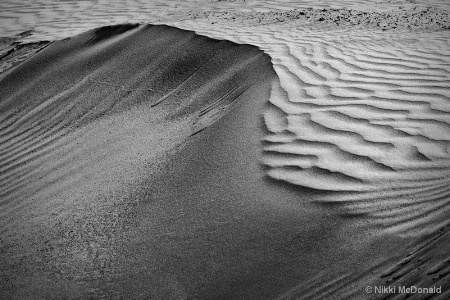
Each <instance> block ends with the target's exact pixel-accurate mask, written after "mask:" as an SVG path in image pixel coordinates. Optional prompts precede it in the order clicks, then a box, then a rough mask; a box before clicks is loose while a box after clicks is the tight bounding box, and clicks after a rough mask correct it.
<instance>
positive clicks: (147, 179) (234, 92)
mask: <svg viewBox="0 0 450 300" xmlns="http://www.w3.org/2000/svg"><path fill="white" fill-rule="evenodd" d="M3 76H4V77H3V79H2V81H1V82H0V89H1V90H2V98H1V103H0V106H1V109H0V110H1V112H2V126H1V129H2V132H1V139H2V143H1V145H2V146H1V151H2V162H1V168H2V172H1V173H2V175H1V180H2V185H1V192H2V202H1V206H2V211H1V228H2V233H1V237H2V245H1V247H2V249H1V252H2V262H1V265H2V294H4V295H6V296H7V297H9V298H17V299H34V298H35V296H36V295H38V297H41V298H48V297H74V298H76V297H81V298H86V297H95V298H101V297H107V298H120V297H125V298H129V297H130V298H138V299H148V298H151V299H187V298H189V299H228V298H239V297H241V298H255V297H256V298H258V299H264V298H271V297H274V296H276V295H278V294H280V293H281V292H283V291H285V290H287V289H288V288H289V287H290V286H292V285H294V283H295V282H296V281H298V280H300V279H301V278H305V277H308V274H309V275H311V274H313V273H314V272H315V271H317V270H321V269H324V268H329V266H330V263H331V264H333V262H334V264H335V265H333V268H332V269H336V270H338V269H340V268H341V266H342V264H341V263H340V261H341V260H342V259H344V258H345V257H346V256H347V255H348V254H349V251H353V250H354V247H355V245H354V244H355V243H354V242H353V241H352V240H353V239H354V237H352V238H351V239H348V238H347V237H345V236H341V231H342V230H343V228H342V227H340V226H336V225H337V224H339V223H341V221H340V220H339V219H338V218H337V217H333V215H332V214H331V212H330V211H328V212H326V211H325V210H324V209H323V208H320V207H318V206H314V205H311V204H308V201H304V200H302V198H304V199H305V200H314V198H315V197H316V194H315V192H313V190H308V189H297V188H295V189H292V188H284V187H282V186H281V187H280V186H278V185H276V184H274V183H273V182H271V181H270V180H268V179H265V176H264V171H263V169H262V168H261V166H260V164H259V161H260V156H261V146H260V140H261V138H262V137H263V136H264V124H263V120H262V118H261V116H260V112H261V111H262V110H263V108H264V106H265V105H266V103H267V101H268V99H269V96H270V89H271V86H272V84H273V83H274V82H276V81H277V78H276V76H275V73H274V71H273V69H272V65H271V62H270V59H269V58H268V57H267V55H265V54H263V53H262V52H261V51H260V50H258V49H257V48H256V47H252V46H246V45H237V44H233V43H231V42H227V41H217V40H213V39H210V38H206V37H202V36H198V35H196V34H194V33H192V32H189V31H183V30H179V29H175V28H170V27H167V26H137V25H120V26H112V27H104V28H100V29H96V30H91V31H89V32H87V33H84V34H81V35H79V36H76V37H73V38H67V39H65V40H62V41H57V42H53V43H52V44H51V45H50V46H48V47H46V48H45V49H43V50H41V51H40V52H38V53H37V54H36V55H34V56H32V57H31V58H29V59H28V60H26V61H25V62H23V63H22V64H20V65H18V66H17V67H15V68H13V69H10V70H8V71H6V73H5V74H4V75H3ZM325 212H326V214H327V215H326V216H325V215H324V213H325ZM355 234H357V233H356V232H355ZM337 240H339V241H337ZM341 240H342V241H341ZM334 243H339V244H340V245H342V248H341V250H340V251H335V249H333V248H330V247H331V245H333V244H334ZM358 243H359V242H358ZM311 248H314V249H316V250H317V251H319V252H316V251H313V252H309V251H307V249H311ZM308 253H309V254H308ZM325 258H326V260H325Z"/></svg>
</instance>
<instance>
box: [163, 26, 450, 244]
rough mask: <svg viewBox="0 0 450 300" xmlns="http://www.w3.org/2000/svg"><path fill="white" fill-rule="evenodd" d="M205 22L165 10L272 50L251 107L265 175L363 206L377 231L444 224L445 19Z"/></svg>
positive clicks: (447, 207) (448, 203)
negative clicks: (267, 80)
mask: <svg viewBox="0 0 450 300" xmlns="http://www.w3.org/2000/svg"><path fill="white" fill-rule="evenodd" d="M446 20H448V17H447V19H446ZM206 23H207V21H205V20H192V21H191V20H189V21H179V22H172V24H174V25H175V26H179V27H180V28H195V30H196V32H198V33H200V34H204V35H207V36H211V37H214V38H226V39H228V40H231V41H234V42H237V43H251V44H253V45H256V46H258V47H260V48H261V49H264V51H265V52H266V53H267V54H269V55H270V56H271V57H272V62H273V64H274V69H275V71H276V73H277V75H278V77H279V79H280V80H279V83H274V86H273V88H272V95H271V99H270V104H269V105H267V108H266V109H265V111H264V113H263V115H264V120H265V124H266V127H267V129H268V130H269V134H268V135H267V136H266V137H265V138H264V139H263V148H264V150H265V153H264V157H263V159H262V163H263V164H264V165H265V166H266V167H267V174H268V175H269V176H270V177H272V178H274V179H276V180H280V181H284V182H288V183H290V184H293V185H297V186H304V187H309V188H312V189H316V190H322V191H325V192H327V191H331V192H332V193H330V194H329V195H330V196H329V197H328V196H326V197H324V198H321V201H322V200H323V201H324V202H326V203H330V204H332V203H339V206H340V207H341V208H343V210H344V211H345V214H349V215H353V216H360V215H368V216H370V218H369V219H370V222H369V224H366V225H374V226H375V227H377V228H378V229H380V230H381V232H386V233H389V234H391V233H393V234H400V235H404V236H420V235H421V234H427V233H430V232H434V231H436V230H438V229H439V228H441V227H442V226H445V225H446V224H448V215H449V213H450V198H449V195H450V190H449V189H448V186H449V181H448V178H449V176H448V175H449V172H450V169H449V166H450V165H449V157H450V121H449V120H450V119H449V113H450V107H449V105H448V104H449V100H450V95H449V93H448V88H449V84H450V81H449V74H450V68H449V66H450V56H449V55H448V51H446V50H444V49H447V48H448V46H449V39H448V31H447V30H442V29H436V30H435V31H430V32H427V31H414V30H399V31H383V30H379V29H370V28H363V27H357V28H356V29H355V28H353V27H351V26H347V27H342V28H339V27H336V26H331V25H330V26H328V25H325V24H321V23H320V22H312V23H310V24H303V23H298V22H297V21H291V22H286V24H284V25H283V23H280V24H278V26H275V25H271V26H269V25H267V26H266V25H261V26H254V27H251V30H248V29H246V28H244V29H241V28H238V27H236V26H235V25H229V24H220V26H218V28H214V30H210V29H209V28H208V26H206ZM273 28H276V29H273ZM366 225H364V226H366Z"/></svg>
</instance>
